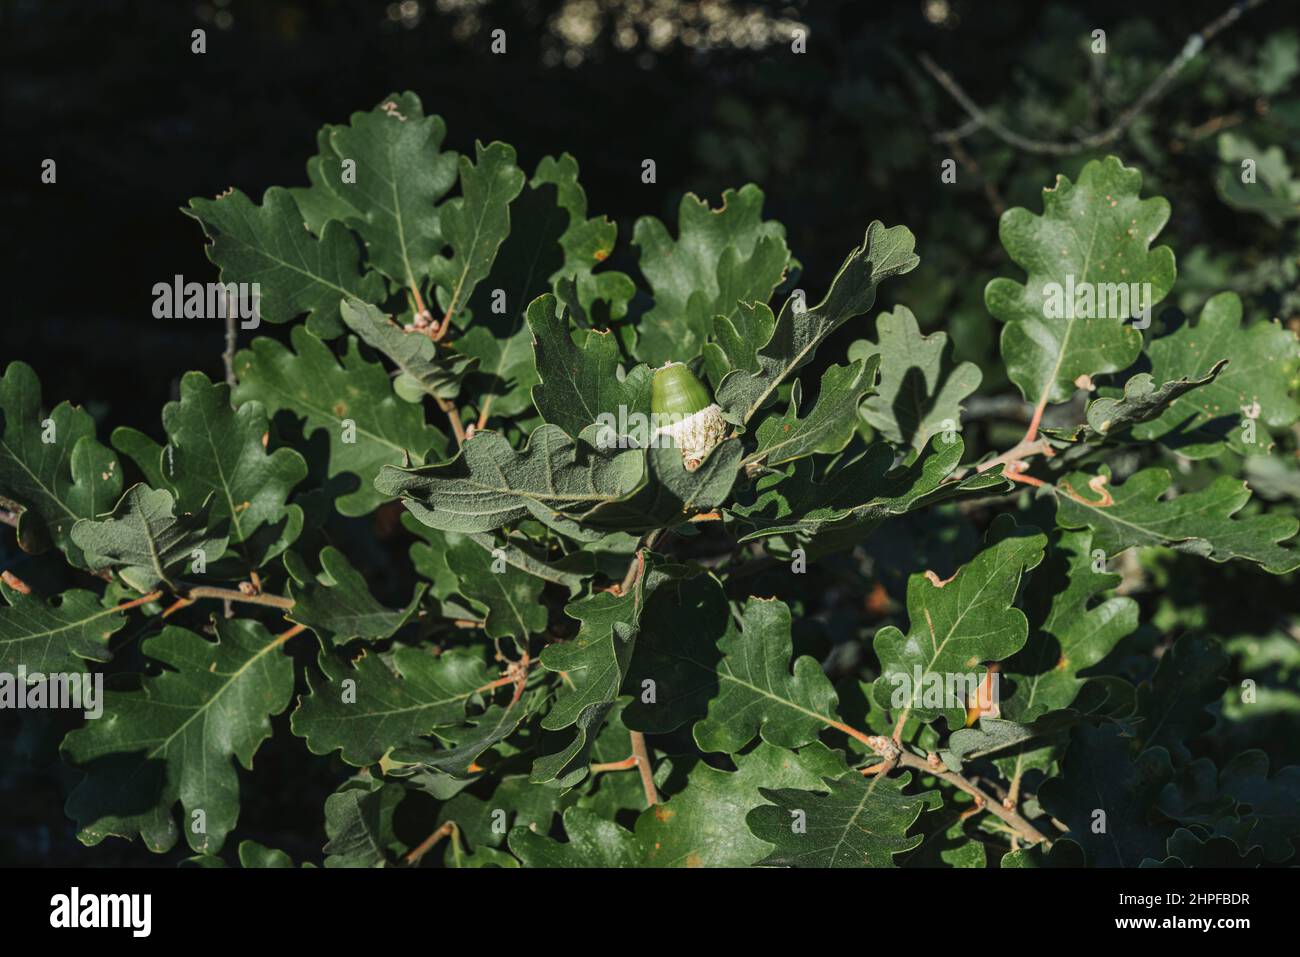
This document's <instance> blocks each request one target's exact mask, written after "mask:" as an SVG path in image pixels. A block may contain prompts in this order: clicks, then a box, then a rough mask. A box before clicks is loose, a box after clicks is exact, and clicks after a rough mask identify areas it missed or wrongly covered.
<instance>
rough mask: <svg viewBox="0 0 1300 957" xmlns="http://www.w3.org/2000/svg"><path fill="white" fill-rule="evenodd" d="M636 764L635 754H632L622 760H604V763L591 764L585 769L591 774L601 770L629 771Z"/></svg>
mask: <svg viewBox="0 0 1300 957" xmlns="http://www.w3.org/2000/svg"><path fill="white" fill-rule="evenodd" d="M636 766H637V760H636V755H635V754H633V755H631V756H629V757H626V758H624V759H623V760H622V761H606V762H605V763H604V764H593V765H591V766H590V767H588V768H587V770H588V771H590V772H591V773H592V774H599V773H600V772H602V771H630V770H632V769H633V768H634V767H636Z"/></svg>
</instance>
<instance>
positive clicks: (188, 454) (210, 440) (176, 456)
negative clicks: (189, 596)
mask: <svg viewBox="0 0 1300 957" xmlns="http://www.w3.org/2000/svg"><path fill="white" fill-rule="evenodd" d="M180 394H181V397H180V401H179V402H169V403H167V405H165V406H164V407H163V414H162V419H163V429H164V430H165V431H166V433H167V436H168V438H169V440H170V441H169V443H168V445H167V447H166V448H163V447H161V446H158V445H157V444H155V443H153V442H152V441H151V440H148V439H147V438H146V437H145V436H143V435H140V434H139V433H135V432H134V430H130V431H129V432H126V431H125V430H121V429H118V430H115V431H114V432H113V443H114V445H116V446H118V448H119V450H120V451H122V452H123V453H124V454H127V455H130V456H131V457H132V458H135V457H136V456H137V455H141V456H142V457H143V458H144V459H145V464H144V465H143V466H142V469H143V471H144V472H145V475H146V477H149V476H157V479H158V480H159V481H160V483H161V486H162V487H163V488H166V489H168V490H169V491H171V492H172V493H173V494H174V495H175V496H176V502H177V507H178V508H180V509H182V510H185V511H193V510H195V509H197V508H198V507H199V506H201V505H202V503H203V502H204V501H206V500H207V499H208V498H209V497H210V498H211V499H212V509H211V513H210V515H211V517H210V521H211V522H212V523H213V524H214V525H215V524H216V523H224V524H225V526H226V527H228V529H229V533H230V547H231V548H233V549H234V550H235V551H236V552H238V553H239V554H240V555H241V557H242V558H243V560H244V561H245V562H246V563H247V564H248V565H249V566H251V567H253V568H256V567H259V566H261V565H263V564H265V563H266V562H267V561H268V560H269V559H271V558H273V557H275V556H276V555H278V554H279V553H280V552H282V551H284V549H285V548H287V547H288V546H289V545H291V544H293V541H294V540H295V539H296V538H297V537H298V533H299V532H300V531H301V529H302V524H303V516H302V509H301V508H299V507H298V506H297V505H289V504H287V503H288V499H289V495H290V494H291V493H292V491H293V488H294V486H295V485H297V484H298V483H299V482H301V481H302V480H303V479H305V478H306V477H307V463H306V461H304V460H303V457H302V456H301V455H299V454H298V453H297V452H296V451H295V450H293V449H290V448H279V449H276V450H275V451H274V452H271V453H268V452H267V451H266V447H265V446H264V445H263V440H264V438H265V437H266V435H267V431H268V428H269V424H268V421H267V416H266V411H265V410H264V409H263V408H262V406H261V405H260V404H259V403H257V402H245V403H243V404H242V405H240V406H239V408H238V409H235V408H232V407H231V405H230V387H229V386H228V385H226V384H225V383H224V382H223V383H212V382H209V381H208V378H207V376H205V375H204V374H203V373H201V372H187V373H186V374H185V375H184V376H182V377H181V385H180ZM119 439H121V440H122V441H121V443H120V444H119ZM146 443H147V444H146Z"/></svg>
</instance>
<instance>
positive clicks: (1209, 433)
mask: <svg viewBox="0 0 1300 957" xmlns="http://www.w3.org/2000/svg"><path fill="white" fill-rule="evenodd" d="M1241 315H1242V310H1241V299H1240V297H1238V296H1237V294H1236V293H1234V292H1223V293H1219V295H1217V296H1214V297H1212V298H1211V299H1210V300H1209V301H1208V302H1206V304H1205V307H1204V308H1203V309H1202V310H1201V316H1200V319H1199V320H1198V321H1197V323H1196V324H1195V325H1192V324H1190V323H1188V324H1186V325H1184V326H1183V327H1182V328H1180V329H1178V330H1177V331H1176V332H1174V333H1172V334H1171V335H1167V336H1161V337H1160V338H1159V339H1156V340H1155V341H1154V342H1152V343H1151V345H1150V346H1149V347H1148V349H1147V352H1148V354H1149V355H1150V356H1151V373H1152V375H1153V376H1154V377H1156V378H1163V379H1173V378H1175V377H1183V378H1195V377H1203V376H1206V375H1208V374H1209V373H1210V372H1211V370H1213V369H1214V368H1216V367H1217V366H1218V365H1219V363H1221V362H1222V361H1223V360H1224V359H1227V360H1228V365H1227V368H1225V369H1224V370H1223V371H1222V373H1221V374H1220V375H1218V376H1217V377H1215V378H1214V379H1213V381H1212V382H1210V383H1207V384H1206V385H1205V386H1204V387H1203V388H1199V389H1195V390H1193V391H1190V392H1188V393H1187V394H1186V395H1183V396H1180V397H1178V398H1176V399H1174V400H1173V401H1172V402H1170V403H1169V407H1168V408H1167V409H1166V410H1165V411H1164V413H1163V414H1161V415H1160V416H1159V417H1158V418H1155V419H1154V420H1153V421H1150V422H1144V423H1142V424H1140V425H1138V426H1136V427H1135V428H1134V429H1133V435H1134V437H1135V438H1137V439H1141V440H1143V441H1151V440H1153V439H1159V440H1160V441H1161V442H1163V443H1164V444H1165V445H1168V446H1170V447H1172V448H1175V449H1177V451H1178V453H1179V454H1180V455H1185V456H1187V457H1188V458H1204V457H1207V456H1212V455H1217V454H1218V453H1219V452H1220V451H1221V450H1222V448H1223V445H1224V444H1226V445H1227V446H1228V448H1230V449H1232V450H1233V451H1234V452H1236V453H1238V454H1239V455H1260V454H1264V453H1267V452H1268V451H1269V449H1271V448H1272V447H1273V443H1272V441H1271V439H1270V437H1269V432H1278V431H1281V430H1283V429H1285V428H1287V427H1288V426H1290V425H1291V424H1292V423H1294V422H1295V421H1296V420H1297V419H1300V403H1298V402H1297V401H1296V399H1295V394H1294V393H1295V387H1296V380H1297V373H1298V372H1300V338H1297V337H1296V334H1295V333H1294V332H1292V331H1290V330H1289V329H1287V328H1285V327H1284V326H1282V325H1281V324H1280V323H1278V322H1277V321H1273V322H1256V323H1254V324H1252V325H1251V326H1249V327H1248V328H1245V329H1243V328H1242V326H1241ZM1247 419H1254V420H1255V422H1256V426H1255V434H1254V436H1253V437H1251V438H1252V441H1250V442H1247V441H1246V439H1247V438H1248V437H1250V436H1247V434H1246V432H1245V429H1244V426H1245V424H1246V421H1247Z"/></svg>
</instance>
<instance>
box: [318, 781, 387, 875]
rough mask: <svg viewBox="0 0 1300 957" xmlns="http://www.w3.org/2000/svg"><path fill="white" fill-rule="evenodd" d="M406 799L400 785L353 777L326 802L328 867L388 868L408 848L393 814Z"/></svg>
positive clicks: (326, 852) (326, 864)
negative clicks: (394, 827)
mask: <svg viewBox="0 0 1300 957" xmlns="http://www.w3.org/2000/svg"><path fill="white" fill-rule="evenodd" d="M404 797H406V790H405V788H403V787H402V785H400V784H396V783H393V782H384V781H382V780H379V779H377V778H374V779H362V778H353V779H352V780H350V781H347V782H345V783H344V784H343V786H342V787H340V788H339V789H338V790H337V791H335V792H334V793H333V794H331V795H330V796H329V797H327V798H326V799H325V835H326V837H328V838H329V841H328V843H326V845H325V866H326V867H387V866H389V865H390V864H394V863H395V862H396V860H397V858H398V857H399V856H400V855H401V854H402V853H403V852H404V851H405V850H406V845H405V844H404V843H403V842H402V841H401V840H400V839H399V838H398V837H397V834H396V832H395V831H394V829H393V815H394V814H395V813H396V811H397V806H398V805H399V804H401V803H402V799H403V798H404Z"/></svg>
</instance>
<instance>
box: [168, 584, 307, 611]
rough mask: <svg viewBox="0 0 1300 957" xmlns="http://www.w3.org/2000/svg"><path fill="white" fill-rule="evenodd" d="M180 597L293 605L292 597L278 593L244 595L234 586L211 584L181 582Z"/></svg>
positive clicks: (277, 605) (274, 605)
mask: <svg viewBox="0 0 1300 957" xmlns="http://www.w3.org/2000/svg"><path fill="white" fill-rule="evenodd" d="M181 597H182V598H190V599H199V598H220V599H222V600H223V601H227V600H228V601H240V602H244V603H245V604H248V605H265V606H266V607H268V608H283V609H286V610H287V609H290V608H292V607H293V599H292V598H282V597H281V596H279V595H246V594H244V593H243V592H242V591H238V590H236V589H234V588H216V587H214V586H212V585H184V584H182V587H181Z"/></svg>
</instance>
